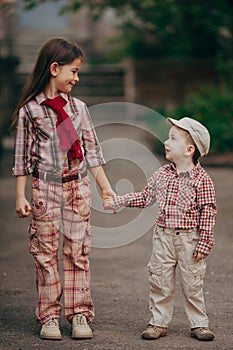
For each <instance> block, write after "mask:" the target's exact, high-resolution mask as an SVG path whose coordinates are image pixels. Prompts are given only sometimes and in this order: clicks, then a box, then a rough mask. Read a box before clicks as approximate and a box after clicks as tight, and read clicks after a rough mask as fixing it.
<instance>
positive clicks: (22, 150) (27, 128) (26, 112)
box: [12, 93, 105, 176]
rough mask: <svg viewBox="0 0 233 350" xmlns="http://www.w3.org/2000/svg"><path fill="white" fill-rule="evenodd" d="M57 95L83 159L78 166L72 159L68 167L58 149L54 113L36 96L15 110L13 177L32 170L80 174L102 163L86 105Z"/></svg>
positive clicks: (42, 96) (55, 116)
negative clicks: (73, 130)
mask: <svg viewBox="0 0 233 350" xmlns="http://www.w3.org/2000/svg"><path fill="white" fill-rule="evenodd" d="M61 96H62V97H63V98H64V99H65V100H66V101H67V104H66V106H65V107H64V110H65V111H66V113H67V114H68V115H69V116H70V119H71V120H72V123H73V125H74V128H75V130H76V132H77V136H78V138H79V140H80V142H81V146H82V151H83V154H84V155H85V160H84V161H83V162H82V163H81V164H80V162H79V160H78V159H76V160H74V161H71V164H68V159H67V154H66V153H63V152H62V151H61V150H60V148H59V142H60V140H59V137H58V135H57V132H56V122H57V114H56V113H55V112H54V111H53V110H52V109H51V108H48V107H46V106H45V105H43V102H44V101H45V100H46V99H47V97H46V95H45V94H44V93H40V94H39V95H38V96H36V98H35V99H34V100H31V101H29V102H28V103H27V104H26V105H24V106H23V107H22V108H21V109H20V111H19V117H18V123H17V132H16V140H15V162H14V163H15V164H14V168H13V169H12V174H13V175H16V176H17V175H29V174H31V173H32V172H33V169H34V167H36V168H38V170H41V171H49V172H53V173H54V174H57V175H61V176H63V175H65V176H66V175H70V174H73V173H76V172H77V171H80V172H82V171H83V170H84V168H85V167H86V166H89V167H94V166H98V165H102V164H105V161H104V158H103V153H102V150H101V147H100V144H99V141H98V139H97V136H96V133H95V130H94V126H93V124H92V121H91V118H90V115H89V111H88V108H87V106H86V104H85V103H84V102H82V101H80V100H79V99H77V98H73V97H70V96H67V95H66V94H63V93H61Z"/></svg>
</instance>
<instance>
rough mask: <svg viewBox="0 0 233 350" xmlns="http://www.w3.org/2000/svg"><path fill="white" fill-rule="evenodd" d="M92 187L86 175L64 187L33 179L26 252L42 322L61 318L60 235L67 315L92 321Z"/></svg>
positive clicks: (37, 311) (39, 319) (38, 316)
mask: <svg viewBox="0 0 233 350" xmlns="http://www.w3.org/2000/svg"><path fill="white" fill-rule="evenodd" d="M90 211H91V189H90V181H89V179H88V177H85V178H83V179H82V180H80V181H78V180H74V181H71V182H67V183H64V184H62V183H57V182H44V181H42V180H41V179H35V178H32V214H33V216H32V217H31V221H30V226H29V234H30V253H31V254H32V255H33V257H34V259H35V265H36V282H37V293H38V302H37V308H36V316H37V319H38V321H40V322H41V323H45V322H46V321H48V320H49V319H51V318H52V317H57V318H59V317H60V314H61V306H60V298H61V295H62V282H61V278H60V275H59V272H58V246H59V236H60V231H63V251H62V260H63V272H64V283H63V294H64V312H65V317H66V318H67V319H68V320H71V318H72V316H73V315H74V314H76V313H79V312H81V313H83V314H84V315H85V316H86V317H87V318H88V320H89V321H91V320H92V319H93V317H94V307H93V303H92V299H91V294H90V271H89V259H88V254H89V250H90V234H91V230H90Z"/></svg>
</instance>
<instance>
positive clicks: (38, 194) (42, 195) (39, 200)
mask: <svg viewBox="0 0 233 350" xmlns="http://www.w3.org/2000/svg"><path fill="white" fill-rule="evenodd" d="M31 204H32V214H33V215H34V217H37V218H38V217H42V216H43V215H45V214H46V212H47V186H46V184H45V185H42V182H41V181H40V180H39V179H35V178H32V199H31Z"/></svg>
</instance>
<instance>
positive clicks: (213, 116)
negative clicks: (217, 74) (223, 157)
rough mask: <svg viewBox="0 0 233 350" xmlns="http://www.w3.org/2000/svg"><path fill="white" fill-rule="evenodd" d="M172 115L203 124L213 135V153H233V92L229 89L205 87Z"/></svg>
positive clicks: (191, 96)
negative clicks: (195, 120)
mask: <svg viewBox="0 0 233 350" xmlns="http://www.w3.org/2000/svg"><path fill="white" fill-rule="evenodd" d="M172 114H174V118H178V117H182V116H189V117H191V118H195V119H197V120H199V121H200V122H201V123H203V124H204V125H205V126H206V127H207V128H208V130H209V132H210V135H211V153H223V152H228V151H233V92H232V90H230V89H229V88H226V87H222V89H221V88H220V87H216V86H208V87H205V88H203V89H202V90H201V91H200V92H199V93H196V94H193V95H190V96H189V98H188V99H187V102H186V103H185V104H184V105H183V106H180V107H177V108H176V109H175V110H174V112H173V113H172Z"/></svg>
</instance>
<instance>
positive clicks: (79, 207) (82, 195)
mask: <svg viewBox="0 0 233 350" xmlns="http://www.w3.org/2000/svg"><path fill="white" fill-rule="evenodd" d="M72 197H73V199H72V209H73V212H74V213H76V214H78V215H79V217H80V220H83V219H84V220H88V219H89V218H90V215H91V188H90V180H89V179H88V178H87V177H85V178H83V179H82V180H80V181H74V186H73V187H72Z"/></svg>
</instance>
